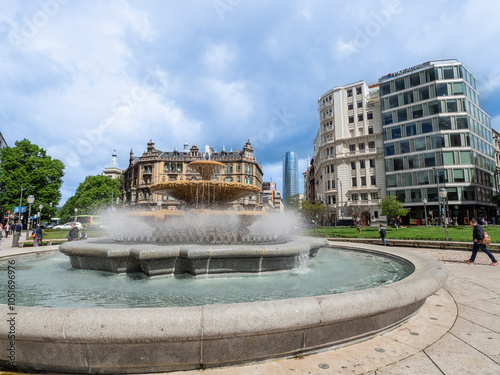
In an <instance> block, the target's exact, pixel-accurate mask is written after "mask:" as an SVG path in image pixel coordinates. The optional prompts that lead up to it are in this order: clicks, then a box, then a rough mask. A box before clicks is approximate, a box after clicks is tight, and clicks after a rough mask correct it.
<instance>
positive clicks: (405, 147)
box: [399, 141, 410, 154]
mask: <svg viewBox="0 0 500 375" xmlns="http://www.w3.org/2000/svg"><path fill="white" fill-rule="evenodd" d="M399 150H400V153H402V154H406V153H408V152H410V141H401V142H400V143H399Z"/></svg>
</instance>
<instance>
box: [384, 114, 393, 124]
mask: <svg viewBox="0 0 500 375" xmlns="http://www.w3.org/2000/svg"><path fill="white" fill-rule="evenodd" d="M392 123H393V121H392V112H387V113H384V114H383V115H382V124H383V125H390V124H392Z"/></svg>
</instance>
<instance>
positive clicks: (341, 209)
mask: <svg viewBox="0 0 500 375" xmlns="http://www.w3.org/2000/svg"><path fill="white" fill-rule="evenodd" d="M337 181H338V182H339V185H340V215H341V217H342V220H344V200H343V194H342V181H340V180H339V179H338V178H337Z"/></svg>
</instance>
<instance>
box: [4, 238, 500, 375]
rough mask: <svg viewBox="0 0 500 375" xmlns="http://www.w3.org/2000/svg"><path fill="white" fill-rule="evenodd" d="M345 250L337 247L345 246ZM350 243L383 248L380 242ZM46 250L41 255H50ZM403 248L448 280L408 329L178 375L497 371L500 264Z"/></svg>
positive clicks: (461, 253)
mask: <svg viewBox="0 0 500 375" xmlns="http://www.w3.org/2000/svg"><path fill="white" fill-rule="evenodd" d="M332 244H335V243H332ZM346 245H347V244H345V243H338V246H341V247H345V246H346ZM349 245H351V246H353V247H356V246H357V248H369V249H382V247H381V246H376V245H366V244H359V245H357V244H349ZM46 248H47V247H44V248H43V250H42V251H45V250H52V249H46ZM56 248H57V247H56ZM406 249H407V250H410V251H416V252H419V253H423V254H426V255H429V256H432V257H435V258H437V259H439V260H441V261H442V262H443V263H445V264H446V266H447V267H448V269H449V271H450V276H449V279H448V281H447V283H446V285H445V287H444V288H443V289H441V290H440V291H438V292H437V293H435V294H434V295H432V296H431V297H429V298H428V299H427V301H426V303H425V304H424V306H423V307H422V308H421V310H420V311H419V312H418V314H417V315H415V316H414V317H413V318H412V319H410V320H409V321H408V322H407V323H405V324H404V325H402V326H400V327H398V328H396V329H394V330H392V331H390V332H386V333H385V334H383V335H381V336H377V337H374V338H373V339H370V340H368V341H364V342H361V343H358V344H353V345H350V346H347V347H342V348H337V349H332V350H330V351H325V352H321V353H317V354H311V355H307V356H304V357H301V358H290V359H281V360H274V361H268V362H264V363H259V364H250V365H245V366H236V367H228V368H221V369H209V370H204V371H201V370H199V371H187V372H176V373H175V374H179V375H197V374H200V375H292V374H293V375H303V374H311V375H316V374H318V375H329V374H370V375H389V374H391V375H393V374H412V375H434V374H436V375H437V374H445V375H456V374H460V375H467V374H471V375H477V374H485V375H488V374H495V375H498V374H500V341H499V340H500V337H499V336H500V331H499V329H498V326H499V324H500V288H499V287H498V286H499V285H500V266H499V267H491V266H489V264H490V260H489V258H488V257H487V256H486V255H485V254H484V253H481V252H480V253H478V257H477V260H476V263H475V264H474V265H472V266H470V265H467V264H465V263H463V261H464V260H465V259H468V257H469V256H470V251H460V250H441V249H422V248H418V249H416V248H406ZM5 250H6V249H5ZM5 250H4V248H2V251H0V257H1V256H2V255H8V256H10V255H12V254H16V253H21V251H22V253H24V249H17V248H15V249H12V250H11V252H7V251H5ZM31 252H33V250H32V249H31ZM412 333H414V334H415V333H418V336H417V335H412ZM376 349H379V350H380V349H383V350H384V351H377V350H376ZM320 365H327V366H328V368H326V369H323V368H321V367H320ZM0 373H1V371H0Z"/></svg>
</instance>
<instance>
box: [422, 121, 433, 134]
mask: <svg viewBox="0 0 500 375" xmlns="http://www.w3.org/2000/svg"><path fill="white" fill-rule="evenodd" d="M432 131H433V128H432V120H424V121H422V133H430V132H432Z"/></svg>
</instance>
